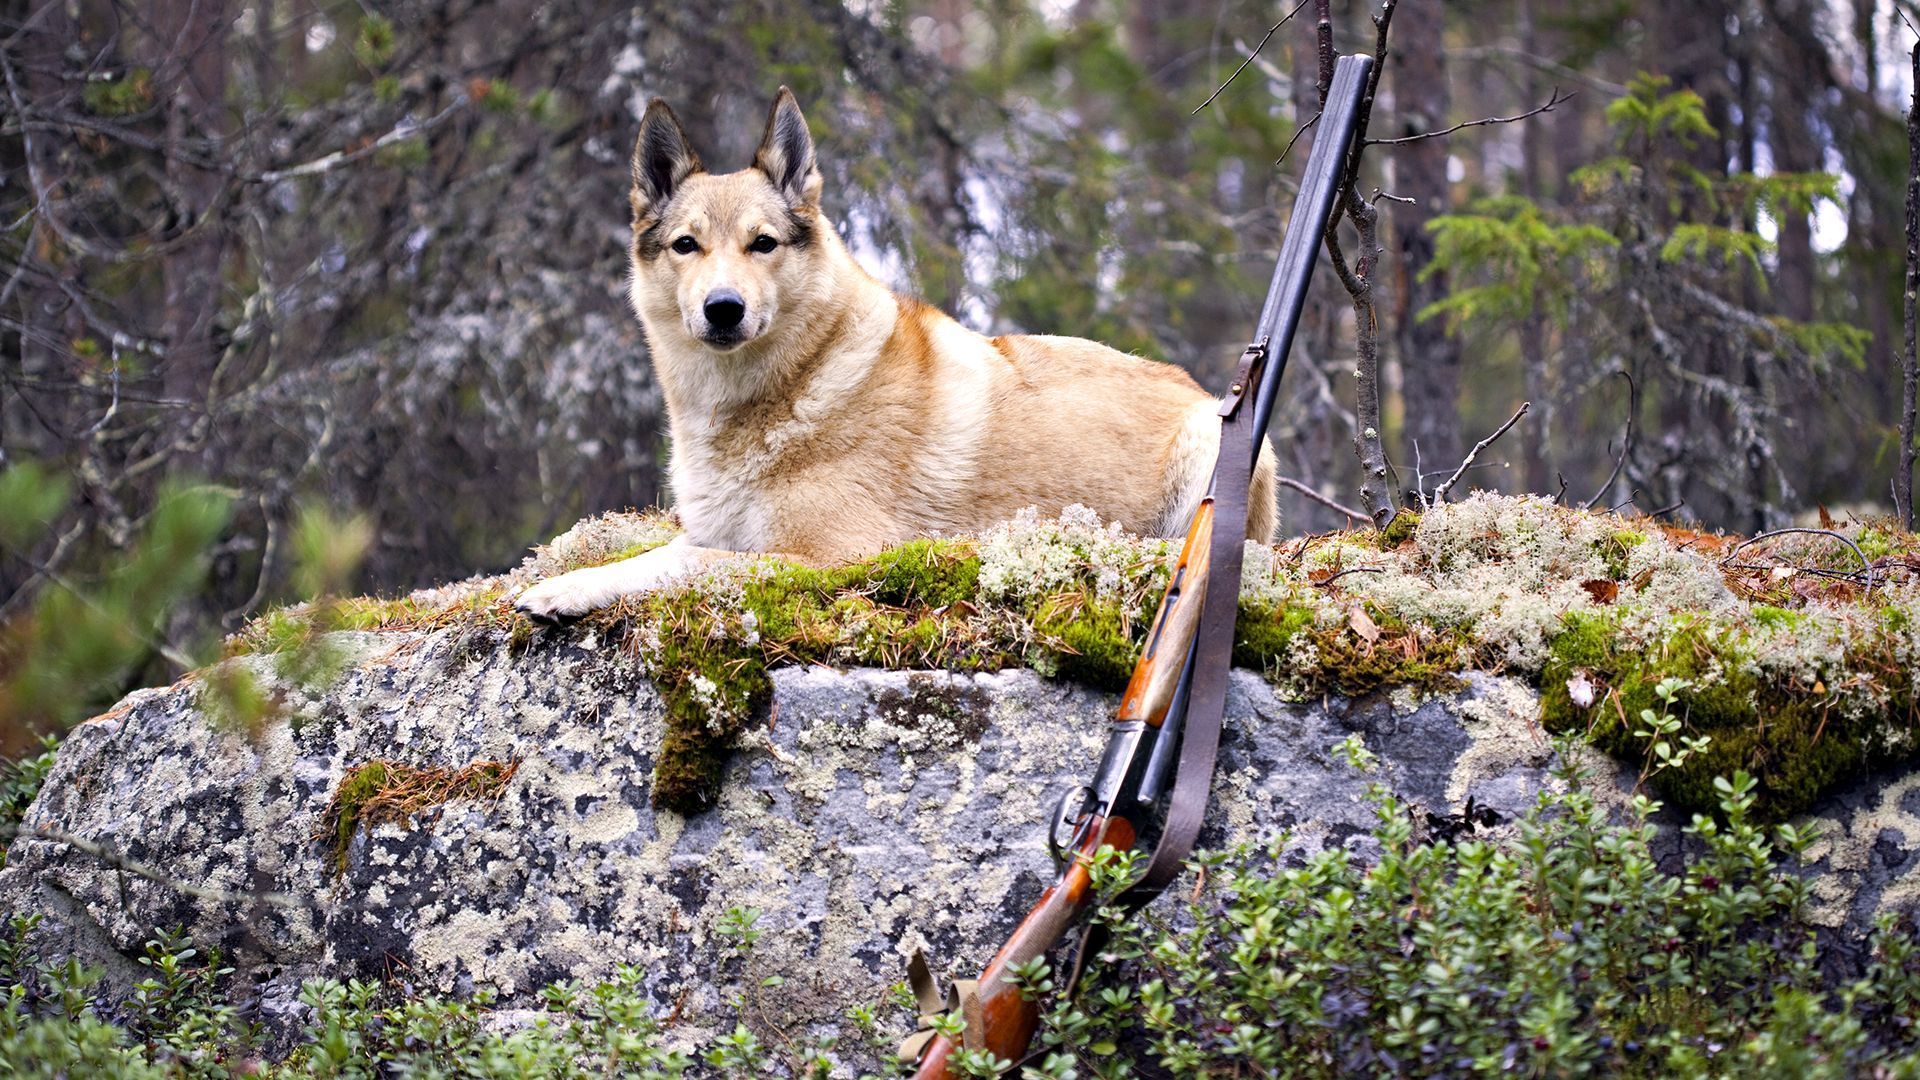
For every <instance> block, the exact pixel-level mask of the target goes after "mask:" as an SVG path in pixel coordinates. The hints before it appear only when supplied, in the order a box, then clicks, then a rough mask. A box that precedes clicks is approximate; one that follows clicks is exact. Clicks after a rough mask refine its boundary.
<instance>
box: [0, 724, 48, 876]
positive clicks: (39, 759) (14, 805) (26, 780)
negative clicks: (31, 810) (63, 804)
mask: <svg viewBox="0 0 1920 1080" xmlns="http://www.w3.org/2000/svg"><path fill="white" fill-rule="evenodd" d="M40 745H41V746H42V747H43V749H42V750H41V751H40V752H39V753H37V754H27V755H25V756H23V757H21V758H19V759H17V760H14V761H0V866H4V865H6V861H7V849H8V848H9V847H11V846H12V844H13V834H14V830H16V829H18V828H19V827H20V819H22V818H24V817H26V816H27V807H29V806H32V805H33V800H34V797H35V796H37V795H39V794H40V785H41V784H43V783H45V782H46V779H47V774H48V773H50V772H52V771H53V753H54V748H55V747H56V746H58V745H60V740H59V739H57V738H55V737H54V736H52V735H48V736H46V737H44V738H43V739H41V740H40Z"/></svg>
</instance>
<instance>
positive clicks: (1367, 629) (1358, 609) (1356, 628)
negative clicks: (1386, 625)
mask: <svg viewBox="0 0 1920 1080" xmlns="http://www.w3.org/2000/svg"><path fill="white" fill-rule="evenodd" d="M1347 625H1348V626H1351V627H1353V632H1354V633H1355V634H1358V635H1360V637H1362V638H1364V639H1365V640H1366V642H1367V644H1369V645H1371V644H1373V643H1374V642H1376V641H1379V640H1380V628H1379V627H1378V626H1375V625H1374V624H1373V620H1372V619H1370V618H1368V617H1367V609H1366V608H1365V607H1362V606H1361V605H1359V604H1355V605H1353V607H1351V608H1349V609H1347Z"/></svg>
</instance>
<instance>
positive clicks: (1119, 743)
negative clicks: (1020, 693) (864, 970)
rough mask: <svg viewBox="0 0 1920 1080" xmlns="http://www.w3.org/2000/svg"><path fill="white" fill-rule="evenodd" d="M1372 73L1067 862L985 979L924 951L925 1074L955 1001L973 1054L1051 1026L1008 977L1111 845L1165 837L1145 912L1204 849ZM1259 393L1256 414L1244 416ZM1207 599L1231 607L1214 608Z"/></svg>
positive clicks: (1322, 162) (1317, 197)
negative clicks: (1293, 394)
mask: <svg viewBox="0 0 1920 1080" xmlns="http://www.w3.org/2000/svg"><path fill="white" fill-rule="evenodd" d="M1372 66H1373V58H1372V57H1368V56H1346V57H1342V58H1341V59H1340V61H1339V63H1338V64H1337V65H1336V66H1335V68H1334V75H1333V83H1332V85H1331V87H1329V89H1328V92H1327V100H1326V104H1325V105H1324V106H1323V107H1322V108H1321V112H1320V135H1319V138H1317V139H1315V140H1314V144H1313V153H1312V154H1311V155H1310V156H1309V158H1308V160H1307V168H1306V175H1305V176H1304V177H1303V179H1302V183H1301V187H1300V194H1299V197H1298V198H1297V199H1296V200H1295V201H1294V214H1293V220H1292V221H1291V222H1290V223H1289V226H1288V228H1287V233H1286V237H1285V239H1284V240H1283V241H1282V242H1281V246H1280V258H1279V261H1278V264H1277V265H1276V266H1275V267H1274V273H1273V280H1272V281H1271V283H1270V284H1269V285H1268V288H1267V298H1266V302H1265V303H1264V304H1263V305H1262V306H1261V309H1260V320H1259V322H1258V324H1257V325H1256V329H1255V332H1254V337H1253V341H1252V343H1251V344H1249V345H1248V346H1247V348H1246V350H1245V351H1244V352H1243V353H1242V354H1241V357H1240V365H1239V368H1238V370H1237V371H1236V372H1235V374H1234V379H1233V382H1232V385H1231V386H1229V388H1228V393H1227V395H1226V397H1225V398H1224V399H1223V400H1222V402H1221V406H1220V417H1221V430H1220V452H1219V456H1218V458H1217V459H1216V461H1215V465H1214V473H1213V482H1212V486H1211V488H1210V489H1209V491H1208V493H1207V497H1206V498H1205V499H1204V500H1203V501H1202V502H1201V503H1200V506H1199V507H1198V508H1197V509H1196V510H1195V511H1194V515H1193V521H1192V523H1191V524H1190V525H1189V526H1188V528H1187V538H1186V542H1185V543H1184V544H1183V545H1182V546H1181V549H1180V559H1179V561H1178V562H1177V563H1175V564H1174V569H1173V575H1172V577H1171V579H1170V581H1169V584H1168V586H1167V593H1166V596H1165V597H1164V598H1163V599H1162V600H1161V602H1160V608H1159V611H1158V612H1157V613H1156V614H1155V615H1154V620H1153V625H1152V627H1151V629H1150V630H1149V631H1148V635H1147V641H1146V646H1145V648H1144V650H1143V651H1142V653H1141V656H1140V661H1139V663H1138V664H1136V665H1135V667H1134V670H1133V676H1132V678H1131V679H1130V680H1129V681H1128V684H1127V689H1126V693H1125V694H1124V695H1122V697H1121V699H1120V707H1119V709H1118V710H1117V711H1116V713H1115V715H1114V720H1113V726H1112V727H1111V728H1110V729H1109V735H1108V740H1107V748H1106V752H1105V753H1104V754H1102V755H1101V758H1100V765H1099V768H1098V769H1097V770H1095V772H1094V776H1093V780H1092V781H1091V782H1090V783H1088V784H1086V785H1083V786H1080V787H1076V788H1074V789H1072V790H1070V791H1068V792H1067V793H1066V795H1065V796H1063V797H1062V798H1061V800H1060V804H1059V807H1058V809H1057V810H1056V812H1055V815H1054V821H1053V824H1052V827H1051V829H1050V830H1049V833H1048V843H1049V846H1050V847H1051V848H1052V849H1053V851H1054V857H1055V859H1056V860H1057V861H1059V862H1060V864H1061V872H1060V877H1059V880H1057V881H1056V882H1054V884H1053V885H1052V886H1050V887H1049V888H1048V889H1047V890H1046V891H1045V892H1044V893H1042V894H1041V896H1040V900H1039V902H1038V903H1037V904H1035V905H1034V908H1033V910H1032V911H1031V912H1029V913H1028V915H1027V917H1026V919H1025V920H1023V921H1022V922H1021V923H1020V925H1019V927H1018V928H1017V929H1015V930H1014V932H1013V934H1012V936H1011V937H1009V938H1008V939H1007V942H1006V944H1004V945H1002V946H1001V947H1000V951H999V952H998V953H996V954H995V955H994V958H993V960H992V961H991V962H990V963H988V964H987V967H986V970H985V972H983V973H982V974H981V976H980V978H979V980H978V981H977V982H972V983H967V982H963V983H957V984H955V986H954V987H953V989H952V990H951V991H950V992H949V994H947V995H946V996H944V997H943V996H942V995H940V994H939V993H938V992H937V990H936V989H935V988H934V985H933V979H932V977H931V975H930V973H929V972H928V970H927V967H926V962H925V959H924V958H923V957H920V956H918V955H916V956H915V957H914V963H913V964H912V966H911V967H910V969H909V977H910V981H911V982H912V983H913V984H914V992H915V995H916V997H918V998H919V1000H920V1007H921V1016H922V1023H923V1030H922V1031H921V1032H919V1033H918V1034H916V1035H915V1036H914V1037H913V1038H911V1039H909V1040H908V1041H907V1043H906V1044H905V1045H903V1046H902V1047H901V1055H902V1057H903V1058H904V1059H906V1060H907V1061H909V1062H917V1063H918V1064H917V1068H916V1071H915V1073H914V1075H915V1076H916V1077H917V1078H918V1080H939V1078H942V1077H947V1076H949V1075H951V1074H950V1073H949V1070H948V1067H947V1066H948V1059H949V1058H950V1057H951V1056H952V1055H953V1054H954V1053H956V1052H957V1051H958V1050H959V1049H960V1047H959V1046H956V1045H955V1044H954V1042H953V1041H952V1040H951V1039H949V1038H947V1037H946V1036H945V1035H941V1034H938V1033H937V1032H934V1031H933V1030H932V1029H931V1027H930V1026H929V1025H930V1023H931V1020H932V1019H933V1018H934V1017H936V1016H938V1015H940V1014H941V1013H943V1012H947V1011H951V1010H953V1009H956V1008H957V1009H958V1010H959V1011H960V1013H961V1016H962V1017H963V1019H964V1020H965V1023H966V1027H965V1034H964V1036H963V1042H964V1045H965V1047H966V1048H968V1049H980V1050H986V1051H988V1052H990V1053H992V1054H993V1055H994V1056H995V1057H997V1058H1000V1059H1003V1060H1007V1061H1018V1060H1020V1058H1021V1057H1022V1056H1023V1055H1025V1054H1026V1051H1027V1045H1028V1044H1029V1043H1030V1042H1032V1040H1033V1033H1034V1031H1035V1029H1036V1028H1038V1027H1039V1024H1040V1009H1039V1006H1038V1005H1037V1004H1036V1003H1034V1002H1031V1001H1028V1000H1026V999H1024V998H1023V997H1022V996H1021V994H1020V991H1019V988H1018V987H1016V986H1014V985H1013V983H1012V982H1011V981H1010V980H1009V979H1008V978H1007V973H1008V970H1009V969H1011V968H1014V967H1017V966H1019V965H1022V964H1025V963H1027V962H1029V961H1031V960H1033V959H1035V958H1037V957H1040V956H1044V955H1045V954H1046V953H1047V952H1048V951H1049V950H1050V949H1052V948H1053V946H1054V945H1056V944H1058V943H1059V942H1060V941H1061V940H1062V939H1063V938H1065V937H1066V935H1067V933H1068V931H1069V930H1070V929H1071V928H1072V926H1073V925H1074V923H1075V922H1076V921H1078V919H1079V918H1080V916H1081V915H1083V914H1084V913H1085V912H1086V910H1087V908H1088V907H1090V906H1091V905H1092V904H1093V902H1094V901H1095V900H1096V899H1097V897H1096V896H1095V893H1094V889H1093V879H1092V873H1091V869H1090V867H1091V864H1092V860H1093V858H1094V855H1095V853H1096V852H1098V851H1099V850H1100V849H1101V848H1102V847H1112V848H1114V849H1116V850H1123V851H1124V850H1128V849H1131V848H1133V847H1134V846H1135V845H1136V844H1139V843H1141V842H1143V841H1146V840H1148V839H1152V840H1153V848H1152V854H1151V856H1150V857H1149V858H1148V860H1147V868H1146V871H1145V872H1144V873H1143V874H1142V875H1141V876H1140V878H1139V879H1138V880H1137V881H1136V882H1134V883H1133V884H1132V885H1131V886H1129V887H1128V889H1127V890H1126V891H1125V892H1124V893H1123V894H1122V895H1121V897H1120V901H1119V902H1120V904H1121V905H1122V906H1123V907H1126V908H1129V909H1136V908H1139V907H1141V906H1144V905H1145V904H1146V903H1147V902H1148V901H1150V900H1152V899H1153V898H1154V897H1155V896H1158V895H1159V894H1160V892H1161V890H1162V889H1164V888H1165V887H1166V885H1167V883H1168V882H1170V881H1171V880H1172V879H1173V877H1174V876H1175V875H1176V874H1177V873H1178V872H1179V870H1180V866H1181V864H1182V863H1184V862H1185V861H1186V857H1187V855H1188V853H1189V852H1191V851H1192V850H1193V843H1194V840H1195V839H1196V838H1197V837H1198V836H1199V832H1200V824H1201V821H1202V819H1203V818H1204V816H1205V812H1206V804H1207V792H1208V788H1209V787H1210V786H1211V785H1212V782H1213V767H1214V756H1215V752H1216V751H1217V749H1218V747H1219V743H1220V722H1221V717H1222V715H1223V713H1224V711H1225V707H1226V688H1227V672H1228V670H1229V668H1230V667H1231V665H1232V661H1233V628H1234V616H1235V615H1236V614H1237V613H1238V607H1239V605H1238V600H1239V594H1240V564H1241V558H1242V555H1243V554H1244V552H1245V548H1244V546H1243V538H1244V537H1245V536H1246V520H1247V496H1248V489H1249V487H1250V485H1251V482H1252V474H1253V467H1254V462H1255V460H1256V459H1257V458H1258V456H1259V453H1260V448H1261V446H1262V445H1263V436H1264V434H1265V432H1266V427H1267V422H1268V420H1269V419H1270V418H1271V417H1272V414H1273V406H1274V401H1275V398H1276V394H1277V392H1278V390H1279V384H1280V375H1281V372H1282V371H1284V370H1285V368H1286V362H1287V353H1288V351H1289V350H1290V349H1291V347H1292V345H1293V335H1294V331H1295V329H1296V328H1297V327H1298V326H1299V322H1300V312H1301V308H1302V306H1303V305H1304V304H1305V302H1306V294H1307V285H1308V283H1309V281H1310V279H1311V276H1312V273H1313V265H1314V262H1315V259H1316V257H1317V255H1318V253H1319V249H1320V242H1321V236H1322V234H1323V233H1324V232H1325V231H1326V228H1327V221H1328V218H1329V217H1330V216H1331V215H1332V210H1333V202H1334V198H1335V196H1336V195H1337V194H1338V192H1339V189H1340V183H1341V180H1342V179H1343V177H1342V173H1343V172H1344V170H1345V166H1346V162H1347V148H1348V146H1349V144H1350V143H1351V142H1352V141H1353V131H1354V127H1355V121H1356V119H1357V117H1358V114H1359V107H1360V100H1361V97H1362V95H1363V94H1364V93H1365V89H1366V81H1367V72H1368V70H1369V69H1370V68H1371V67H1372ZM1249 390H1252V391H1253V408H1252V409H1251V410H1246V409H1242V408H1241V405H1242V404H1243V403H1244V401H1245V399H1246V397H1247V394H1248V391H1249ZM1249 412H1251V415H1250V416H1249V415H1248V414H1249ZM1209 595H1212V596H1215V597H1218V598H1219V602H1218V603H1214V604H1208V603H1206V602H1205V601H1206V599H1207V597H1208V596H1209ZM1176 760H1177V762H1178V768H1177V769H1175V762H1176ZM1170 772H1171V773H1172V784H1171V786H1169V784H1168V778H1169V773H1170ZM1063 834H1064V835H1063ZM1098 935H1099V931H1098V924H1095V925H1094V927H1092V928H1089V930H1088V931H1087V932H1086V937H1085V938H1083V940H1082V941H1081V944H1080V948H1079V950H1078V953H1077V955H1076V958H1075V960H1074V962H1073V965H1072V968H1071V972H1072V974H1071V975H1070V977H1069V979H1068V981H1067V987H1068V991H1067V992H1068V993H1071V992H1072V987H1073V986H1074V985H1075V984H1076V983H1077V981H1078V978H1079V973H1080V971H1081V970H1082V969H1083V967H1084V965H1085V963H1086V962H1087V959H1088V958H1089V957H1090V956H1091V955H1092V954H1093V953H1095V952H1097V951H1098V945H1097V942H1098V940H1099V936H1098Z"/></svg>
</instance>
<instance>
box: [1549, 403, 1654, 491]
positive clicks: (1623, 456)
mask: <svg viewBox="0 0 1920 1080" xmlns="http://www.w3.org/2000/svg"><path fill="white" fill-rule="evenodd" d="M1614 374H1616V375H1619V376H1620V377H1621V378H1623V379H1625V380H1627V433H1626V435H1624V436H1622V438H1621V446H1620V456H1619V457H1617V458H1615V459H1614V462H1613V471H1612V472H1610V473H1608V474H1607V478H1606V480H1605V481H1604V482H1602V483H1601V485H1600V490H1599V491H1596V492H1594V493H1593V498H1591V499H1588V500H1587V501H1586V502H1583V503H1581V504H1580V509H1582V510H1591V509H1593V504H1594V503H1597V502H1599V501H1600V497H1601V496H1602V495H1605V494H1606V493H1607V489H1608V488H1610V487H1612V486H1613V482H1614V481H1615V480H1617V479H1619V478H1620V470H1621V469H1622V468H1624V467H1625V466H1626V464H1627V458H1628V457H1630V456H1632V454H1633V418H1634V417H1636V416H1638V415H1639V414H1640V384H1639V383H1636V382H1634V381H1633V376H1632V375H1629V374H1628V373H1627V372H1626V369H1624V368H1623V369H1621V370H1620V371H1617V372H1615V373H1614ZM1561 486H1562V488H1564V487H1565V486H1566V485H1565V481H1562V483H1561Z"/></svg>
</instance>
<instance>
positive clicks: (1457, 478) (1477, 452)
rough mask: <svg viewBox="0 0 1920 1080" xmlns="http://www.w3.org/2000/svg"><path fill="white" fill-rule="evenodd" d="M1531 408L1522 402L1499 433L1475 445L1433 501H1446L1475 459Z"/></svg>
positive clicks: (1528, 403) (1440, 488)
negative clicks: (1449, 492) (1448, 494)
mask: <svg viewBox="0 0 1920 1080" xmlns="http://www.w3.org/2000/svg"><path fill="white" fill-rule="evenodd" d="M1531 408H1533V402H1531V401H1523V402H1521V403H1520V407H1519V408H1518V409H1516V410H1514V413H1513V415H1512V416H1509V417H1507V422H1506V423H1504V424H1501V425H1500V429H1499V430H1498V431H1495V432H1494V433H1493V434H1491V435H1489V436H1487V437H1486V438H1484V439H1481V440H1480V441H1479V442H1477V443H1474V444H1473V449H1471V450H1469V451H1467V457H1466V460H1464V461H1462V462H1461V463H1460V467H1459V468H1457V469H1455V470H1453V475H1452V476H1449V477H1447V478H1446V480H1445V481H1443V482H1442V483H1441V484H1440V486H1439V487H1437V488H1434V489H1433V501H1434V502H1436V503H1437V502H1440V501H1442V500H1444V499H1445V498H1446V497H1447V491H1448V490H1449V489H1450V488H1452V487H1453V485H1454V484H1456V483H1459V481H1460V478H1461V477H1462V476H1465V475H1466V472H1467V469H1469V468H1470V467H1472V465H1473V461H1474V459H1475V458H1477V457H1479V456H1480V451H1482V450H1485V449H1486V448H1487V447H1489V446H1492V445H1493V443H1494V440H1496V439H1498V438H1499V437H1500V436H1502V435H1505V434H1506V433H1507V431H1508V430H1509V429H1511V428H1512V427H1513V425H1515V424H1517V423H1519V422H1520V418H1521V417H1523V416H1525V415H1527V410H1528V409H1531Z"/></svg>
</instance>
